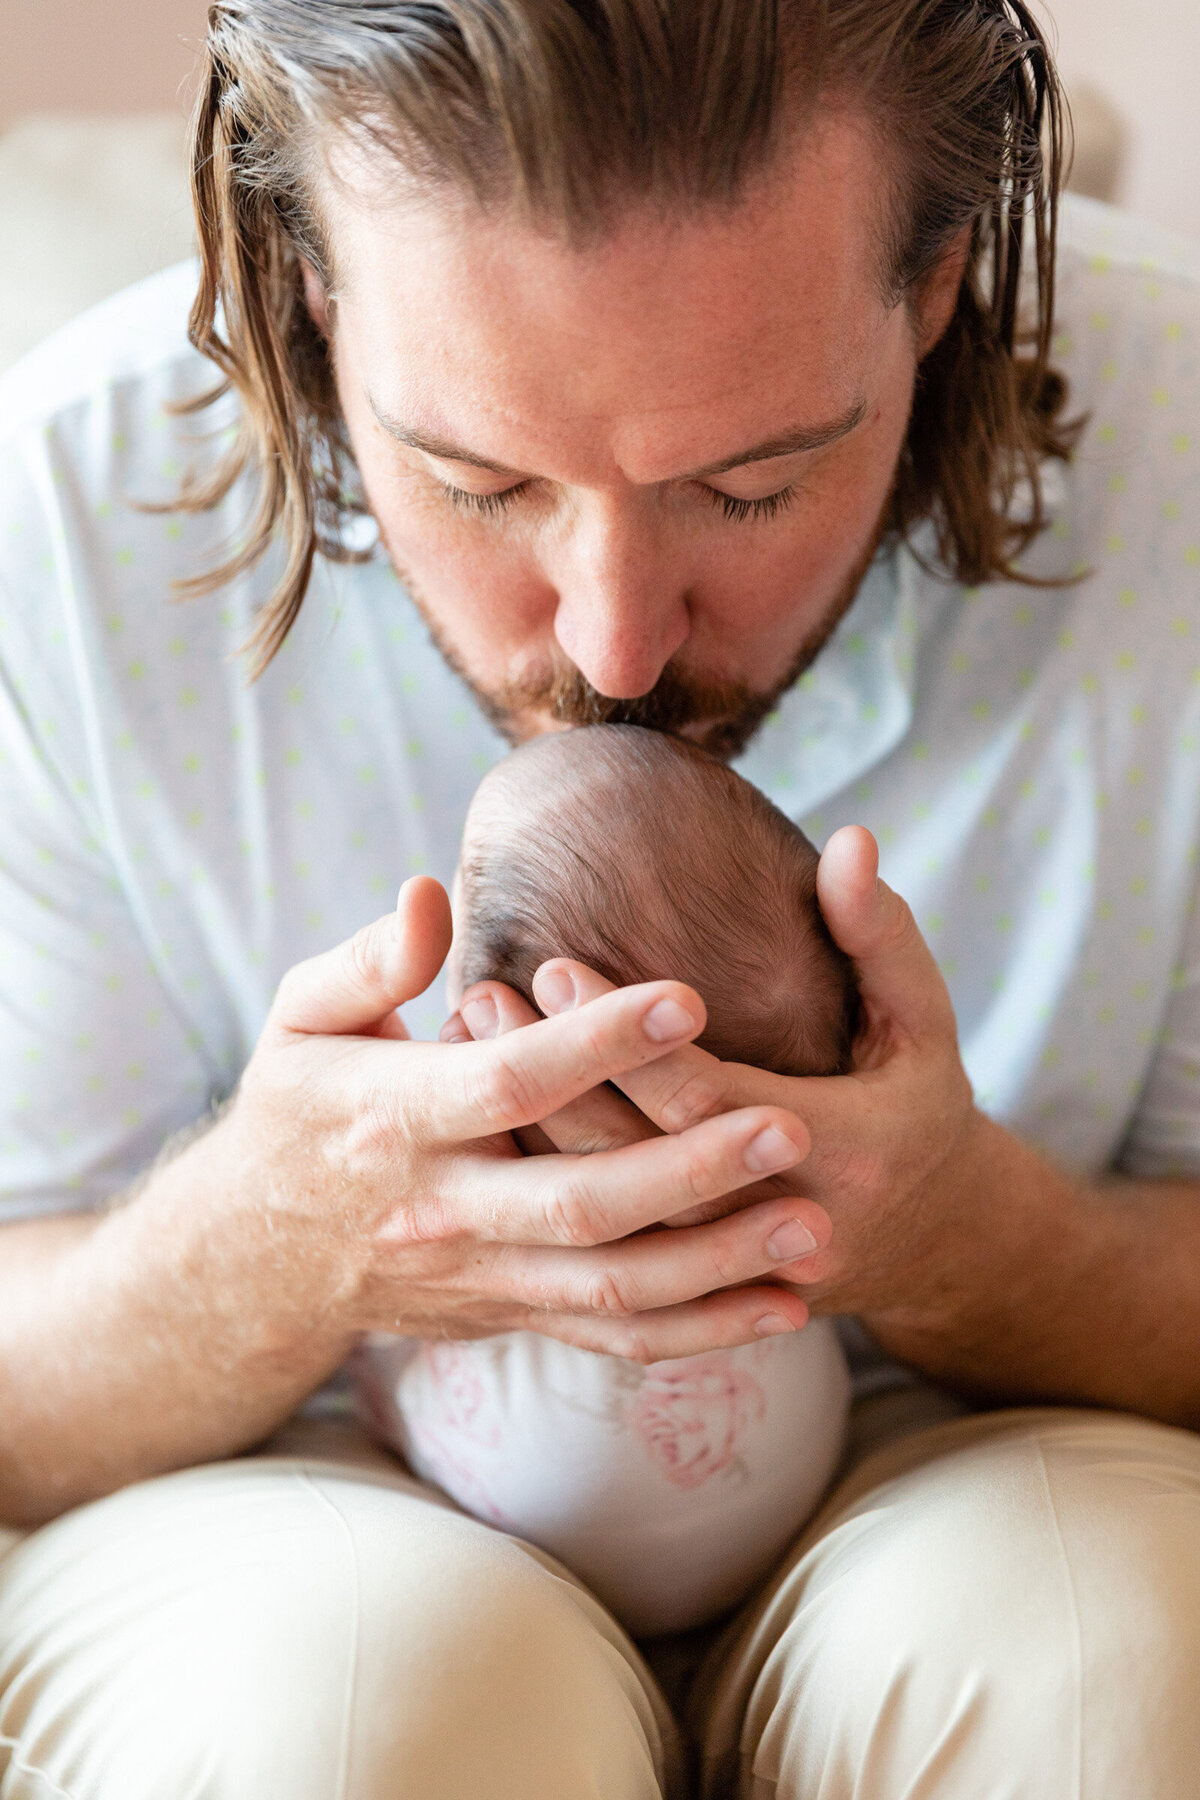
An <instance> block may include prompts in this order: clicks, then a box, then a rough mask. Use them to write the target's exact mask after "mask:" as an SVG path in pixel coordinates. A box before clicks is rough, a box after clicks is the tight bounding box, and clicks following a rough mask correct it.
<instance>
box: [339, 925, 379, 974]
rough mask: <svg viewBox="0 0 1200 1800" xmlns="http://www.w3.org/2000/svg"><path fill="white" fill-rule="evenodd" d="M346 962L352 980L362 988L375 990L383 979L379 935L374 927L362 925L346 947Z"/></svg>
mask: <svg viewBox="0 0 1200 1800" xmlns="http://www.w3.org/2000/svg"><path fill="white" fill-rule="evenodd" d="M346 962H347V964H348V966H349V969H350V973H351V975H352V976H353V977H354V980H355V981H356V982H357V983H358V984H359V985H360V986H362V987H364V988H372V989H374V988H376V987H378V986H379V985H380V983H381V981H382V979H383V974H384V971H383V967H382V959H381V957H380V945H379V933H378V932H377V931H376V929H375V927H374V925H363V926H362V927H360V929H359V930H358V931H356V932H355V934H354V936H353V937H352V938H351V939H350V941H349V943H348V944H347V945H346Z"/></svg>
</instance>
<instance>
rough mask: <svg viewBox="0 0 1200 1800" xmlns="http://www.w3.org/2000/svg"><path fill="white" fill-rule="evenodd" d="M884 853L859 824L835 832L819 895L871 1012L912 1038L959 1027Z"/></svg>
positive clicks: (821, 871) (823, 861)
mask: <svg viewBox="0 0 1200 1800" xmlns="http://www.w3.org/2000/svg"><path fill="white" fill-rule="evenodd" d="M878 870H879V848H878V846H877V844H876V842H875V839H874V838H873V837H872V836H871V833H870V832H869V831H867V830H866V829H865V828H864V827H863V826H861V825H846V826H843V828H842V829H841V830H840V831H835V832H834V834H833V836H832V837H831V838H830V840H829V842H828V844H826V846H825V850H824V853H823V854H822V856H821V861H820V864H819V865H818V868H817V898H818V900H819V901H820V905H821V912H822V914H823V915H824V918H825V923H826V924H827V925H828V927H829V929H830V932H831V933H832V935H833V938H834V940H835V942H836V943H837V944H839V945H840V947H841V948H842V949H843V950H844V951H845V952H846V954H847V956H849V957H852V958H853V960H854V963H855V966H856V969H857V973H858V983H859V990H860V992H861V994H862V998H863V1002H864V1005H865V1006H866V1007H867V1010H868V1013H869V1014H873V1015H875V1016H877V1017H878V1016H882V1017H884V1018H886V1019H888V1020H889V1021H890V1022H892V1023H893V1024H894V1025H895V1026H897V1027H898V1028H899V1029H900V1030H902V1031H904V1032H906V1033H907V1034H908V1035H910V1036H912V1037H925V1036H929V1035H932V1034H934V1033H938V1032H944V1031H945V1030H946V1029H947V1027H949V1028H950V1029H951V1030H953V1025H954V1010H953V1007H952V1005H951V1001H950V995H949V993H948V991H947V988H946V984H945V982H944V981H943V979H942V975H941V971H940V970H939V968H938V966H937V963H936V962H935V961H934V958H933V953H932V951H931V950H930V949H929V946H928V945H927V944H926V942H925V940H924V938H923V937H922V936H921V933H920V931H919V929H918V927H917V922H916V920H915V919H914V918H913V916H912V913H911V912H910V910H909V908H908V907H907V906H906V905H905V903H904V901H903V900H902V899H901V898H900V896H899V894H896V893H893V891H892V889H891V888H890V887H888V885H887V883H886V882H885V881H881V880H880V879H879V874H878Z"/></svg>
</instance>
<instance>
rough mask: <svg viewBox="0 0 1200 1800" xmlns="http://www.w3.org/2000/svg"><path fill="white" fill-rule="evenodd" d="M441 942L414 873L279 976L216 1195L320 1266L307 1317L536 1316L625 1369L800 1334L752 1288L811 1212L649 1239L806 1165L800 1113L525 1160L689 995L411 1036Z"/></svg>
mask: <svg viewBox="0 0 1200 1800" xmlns="http://www.w3.org/2000/svg"><path fill="white" fill-rule="evenodd" d="M450 934H451V925H450V912H449V904H448V902H447V899H446V895H445V892H444V890H443V889H442V888H441V887H440V886H439V885H438V883H437V882H435V881H431V880H429V879H427V878H418V879H416V880H414V881H411V882H409V883H408V884H407V885H406V887H405V888H404V889H403V891H402V893H401V896H400V902H399V905H398V908H397V911H396V913H395V914H394V915H392V916H391V917H389V918H386V919H383V920H380V921H379V922H378V923H377V924H375V925H372V926H370V927H368V928H367V929H365V930H364V931H362V932H360V933H359V934H358V936H357V937H355V938H354V939H353V940H351V941H350V942H349V943H347V944H343V945H342V946H341V947H340V948H338V949H336V950H333V951H330V952H329V953H328V954H326V955H324V956H321V957H317V958H315V959H314V960H313V961H311V962H307V963H304V964H301V965H300V966H299V967H297V968H295V969H293V970H292V971H291V972H290V973H289V974H288V975H287V976H286V977H285V979H284V981H283V983H282V985H281V987H280V990H279V993H278V996H277V998H276V1001H275V1005H274V1007H273V1009H272V1011H271V1015H270V1018H269V1019H268V1022H267V1024H266V1027H265V1029H264V1031H263V1033H262V1037H261V1039H260V1041H259V1044H258V1047H257V1049H256V1050H255V1053H254V1055H253V1057H252V1059H251V1061H250V1063H249V1065H248V1067H247V1069H246V1072H245V1075H244V1077H243V1080H242V1084H241V1087H240V1089H239V1092H238V1095H237V1099H236V1101H235V1103H234V1105H233V1107H232V1109H231V1111H230V1113H229V1115H228V1116H227V1118H226V1119H225V1120H224V1121H223V1124H222V1126H221V1127H220V1128H219V1130H220V1131H221V1133H222V1134H223V1136H224V1137H225V1140H226V1150H227V1151H230V1150H232V1151H233V1158H232V1161H231V1162H228V1163H227V1164H226V1166H228V1167H233V1168H236V1169H237V1171H238V1177H237V1185H236V1191H234V1192H230V1193H229V1194H228V1199H227V1204H232V1205H234V1206H235V1207H238V1206H241V1207H245V1206H247V1205H249V1206H251V1207H255V1208H262V1209H265V1210H266V1213H267V1215H268V1217H269V1224H270V1241H271V1244H272V1249H273V1252H274V1253H275V1256H276V1258H277V1259H278V1260H277V1262H276V1266H277V1267H283V1268H293V1269H295V1270H296V1271H297V1272H299V1271H307V1272H308V1274H309V1276H311V1275H312V1273H313V1272H314V1271H315V1270H317V1269H322V1270H324V1280H323V1282H321V1283H318V1284H317V1289H318V1291H320V1290H321V1289H323V1290H324V1296H323V1298H322V1300H321V1307H322V1314H323V1324H324V1325H325V1326H326V1327H328V1326H330V1325H333V1324H334V1323H335V1320H336V1321H340V1323H341V1324H342V1325H343V1326H344V1327H345V1329H346V1331H347V1332H348V1333H356V1332H361V1331H370V1330H378V1331H390V1332H397V1333H401V1334H404V1335H411V1336H423V1337H458V1338H465V1337H473V1336H482V1335H488V1334H491V1333H494V1332H499V1331H508V1330H517V1329H532V1330H537V1331H541V1332H544V1333H546V1334H547V1335H549V1336H552V1337H557V1338H561V1339H562V1340H564V1341H565V1342H568V1343H573V1344H577V1345H580V1346H583V1347H585V1348H588V1349H592V1350H598V1351H604V1352H608V1353H611V1354H615V1355H619V1356H624V1357H628V1358H631V1359H633V1360H635V1361H639V1362H645V1361H654V1360H657V1359H661V1358H666V1357H676V1356H686V1355H690V1354H693V1353H695V1352H699V1351H702V1350H706V1349H712V1348H716V1347H719V1346H727V1345H732V1344H737V1343H745V1342H749V1341H752V1340H753V1339H754V1338H756V1337H759V1336H763V1335H769V1334H771V1333H772V1332H775V1331H779V1330H794V1329H797V1328H799V1327H800V1326H802V1325H803V1324H804V1323H805V1320H806V1317H807V1314H806V1310H805V1307H804V1304H803V1302H802V1301H801V1300H799V1299H798V1298H797V1297H796V1296H795V1295H793V1294H790V1293H787V1292H785V1291H784V1290H783V1289H781V1288H778V1287H775V1286H764V1285H756V1284H761V1283H762V1280H763V1278H764V1277H767V1276H769V1275H770V1274H772V1273H773V1272H775V1271H777V1270H778V1269H779V1268H780V1266H781V1265H782V1264H784V1263H789V1262H791V1261H793V1260H794V1259H795V1257H796V1256H797V1255H801V1254H804V1251H805V1248H806V1247H807V1248H809V1249H811V1248H812V1247H814V1244H823V1243H824V1242H825V1241H826V1240H827V1238H828V1236H829V1230H830V1227H829V1222H828V1219H827V1218H826V1215H825V1214H824V1212H823V1211H822V1210H821V1209H820V1208H819V1207H816V1206H814V1205H813V1204H812V1203H811V1202H808V1201H804V1200H797V1199H795V1198H790V1197H775V1198H772V1199H770V1200H767V1201H763V1202H761V1203H759V1204H755V1205H751V1206H748V1207H747V1208H746V1210H744V1211H742V1212H735V1213H733V1214H730V1215H729V1216H727V1217H725V1218H722V1219H720V1220H718V1221H716V1222H715V1223H711V1224H705V1225H699V1226H694V1227H691V1228H688V1229H684V1230H678V1231H671V1232H656V1231H648V1230H647V1229H646V1228H647V1227H651V1226H654V1225H656V1224H658V1223H660V1222H661V1221H663V1220H666V1219H669V1218H671V1217H672V1216H673V1215H676V1214H680V1213H683V1212H685V1211H687V1210H688V1209H690V1208H693V1207H695V1206H696V1205H697V1204H698V1203H701V1202H704V1201H706V1200H711V1199H715V1198H717V1197H718V1196H720V1195H722V1194H727V1193H731V1192H733V1191H735V1190H737V1189H740V1188H745V1187H749V1186H751V1185H753V1184H754V1183H757V1182H761V1181H762V1180H763V1178H764V1176H767V1175H769V1174H771V1173H775V1172H778V1171H780V1170H782V1169H785V1168H790V1167H792V1166H794V1165H795V1164H796V1163H798V1162H800V1161H801V1160H802V1159H803V1157H804V1156H805V1154H806V1153H807V1149H808V1139H807V1134H806V1132H805V1129H804V1127H803V1125H801V1124H800V1122H799V1121H798V1120H797V1119H796V1118H795V1117H794V1115H792V1114H790V1113H788V1112H786V1111H784V1110H782V1109H780V1108H778V1107H770V1106H755V1107H747V1108H742V1109H741V1110H739V1111H736V1112H730V1113H727V1114H725V1115H723V1116H721V1117H718V1118H712V1119H708V1120H706V1121H704V1122H703V1123H702V1124H698V1125H696V1126H694V1127H693V1128H692V1129H690V1130H688V1131H684V1132H681V1133H680V1134H678V1135H677V1136H652V1137H648V1138H647V1139H646V1140H645V1141H643V1142H641V1143H636V1144H631V1145H626V1146H623V1147H621V1148H616V1149H610V1150H603V1151H600V1152H598V1153H596V1154H594V1155H590V1156H569V1155H533V1156H528V1155H522V1153H521V1151H520V1149H519V1148H518V1146H517V1143H516V1141H515V1140H514V1137H513V1135H512V1134H513V1133H514V1132H515V1131H518V1130H520V1129H521V1128H522V1127H528V1126H533V1125H535V1124H536V1122H537V1121H538V1120H541V1119H545V1118H547V1117H549V1116H550V1115H552V1114H555V1113H559V1112H560V1111H561V1110H562V1109H563V1108H564V1107H566V1106H568V1105H570V1104H571V1103H572V1102H573V1101H574V1100H576V1099H577V1098H578V1097H580V1096H582V1095H585V1094H587V1093H589V1092H590V1091H591V1090H593V1089H595V1088H597V1087H598V1086H600V1085H601V1084H603V1083H604V1082H606V1081H608V1080H610V1079H613V1078H616V1077H618V1076H621V1075H623V1074H627V1073H628V1072H629V1071H631V1070H634V1069H636V1068H639V1067H641V1066H642V1065H644V1064H646V1063H649V1062H652V1061H654V1060H655V1059H656V1058H658V1057H660V1056H663V1055H666V1054H668V1053H669V1052H670V1051H672V1050H674V1049H677V1048H678V1047H679V1046H680V1045H681V1044H684V1043H687V1042H688V1041H690V1040H691V1039H692V1038H694V1037H696V1036H697V1035H698V1034H699V1033H700V1032H701V1031H702V1030H703V1028H704V1007H703V1003H702V1001H701V1000H700V998H699V996H698V995H697V994H696V993H695V992H694V991H693V990H692V989H690V988H687V987H684V986H682V985H681V984H680V983H678V982H666V981H661V982H654V983H648V984H646V985H643V986H641V987H634V988H626V989H621V990H619V991H617V992H614V993H613V994H611V995H610V996H607V997H606V998H605V999H603V1000H601V1001H599V1002H597V1003H596V1004H595V1005H593V1006H589V1007H587V1008H586V1009H582V1010H580V1011H578V1012H572V1013H563V1014H561V1015H560V1016H558V1017H556V1018H553V1019H546V1020H541V1021H539V1022H537V1023H534V1024H531V1025H529V1026H528V1027H527V1028H526V1029H524V1030H520V1031H516V1032H513V1033H511V1034H508V1035H504V1036H499V1037H497V1038H495V1039H494V1040H492V1041H490V1042H468V1043H439V1044H426V1043H413V1042H410V1041H409V1040H408V1037H407V1034H406V1033H405V1031H404V1028H403V1026H402V1025H401V1023H400V1020H399V1016H398V1013H397V1008H398V1007H400V1006H402V1005H403V1004H405V1002H407V1001H410V1000H412V999H414V998H415V997H416V996H417V995H418V994H420V993H422V992H424V991H425V989H426V988H427V987H428V986H429V985H430V984H431V982H432V981H433V980H434V979H435V978H436V976H437V974H438V971H439V970H440V969H441V967H442V964H443V962H444V961H445V958H446V954H447V952H448V950H449V945H450ZM213 1223H214V1224H215V1223H216V1221H213ZM806 1234H807V1235H806ZM300 1286H301V1287H308V1288H310V1298H311V1294H312V1289H311V1287H310V1283H309V1281H307V1280H304V1281H302V1282H301V1283H300Z"/></svg>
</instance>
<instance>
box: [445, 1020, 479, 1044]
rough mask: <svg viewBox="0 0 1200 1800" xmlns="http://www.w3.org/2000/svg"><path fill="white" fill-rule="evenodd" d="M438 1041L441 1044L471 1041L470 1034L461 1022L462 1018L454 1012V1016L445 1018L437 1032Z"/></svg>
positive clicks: (467, 1042)
mask: <svg viewBox="0 0 1200 1800" xmlns="http://www.w3.org/2000/svg"><path fill="white" fill-rule="evenodd" d="M438 1042H439V1043H441V1044H469V1043H470V1042H471V1034H470V1032H469V1031H468V1030H467V1028H466V1026H465V1025H464V1024H463V1022H462V1020H461V1019H460V1018H459V1017H458V1015H457V1014H455V1016H454V1018H452V1019H447V1020H446V1023H445V1024H444V1025H443V1026H442V1029H441V1030H440V1031H439V1032H438Z"/></svg>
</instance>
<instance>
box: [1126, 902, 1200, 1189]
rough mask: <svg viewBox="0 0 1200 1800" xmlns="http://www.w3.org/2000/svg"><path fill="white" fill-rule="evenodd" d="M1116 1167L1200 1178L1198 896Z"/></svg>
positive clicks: (1140, 1172)
mask: <svg viewBox="0 0 1200 1800" xmlns="http://www.w3.org/2000/svg"><path fill="white" fill-rule="evenodd" d="M1119 1166H1120V1168H1121V1171H1122V1172H1123V1173H1125V1174H1128V1175H1138V1176H1143V1177H1154V1176H1163V1177H1166V1176H1172V1175H1175V1176H1185V1177H1192V1178H1200V893H1198V894H1197V896H1196V898H1195V899H1194V901H1193V905H1192V913H1191V917H1190V919H1189V921H1188V926H1187V930H1186V932H1185V934H1184V938H1183V943H1182V947H1181V950H1180V956H1179V965H1178V968H1177V970H1176V973H1175V979H1174V984H1173V987H1172V991H1171V996H1170V999H1169V1001H1168V1004H1167V1010H1166V1014H1165V1017H1164V1018H1163V1021H1162V1027H1161V1031H1160V1034H1159V1041H1158V1049H1157V1051H1156V1053H1155V1057H1154V1061H1153V1063H1152V1065H1151V1068H1150V1074H1149V1076H1148V1078H1147V1081H1146V1085H1145V1087H1144V1088H1143V1090H1142V1094H1141V1097H1140V1099H1139V1101H1138V1104H1137V1109H1136V1112H1135V1114H1134V1118H1133V1123H1132V1125H1131V1126H1130V1130H1129V1134H1128V1136H1127V1138H1126V1140H1125V1144H1124V1147H1123V1149H1122V1152H1121V1156H1120V1160H1119Z"/></svg>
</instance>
